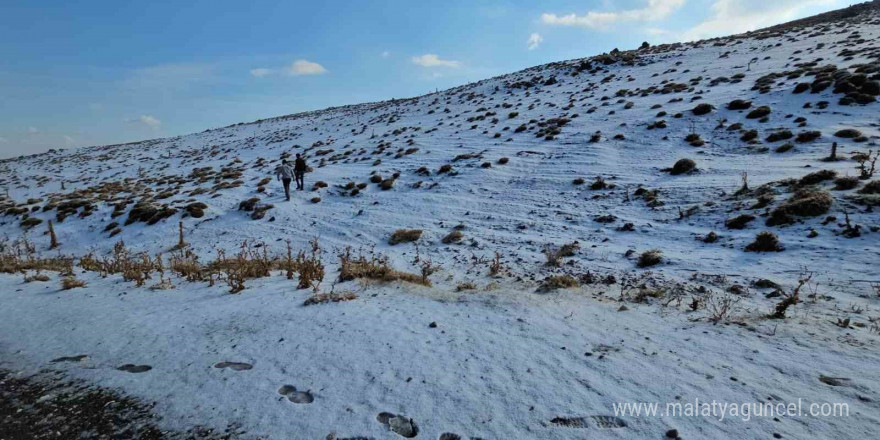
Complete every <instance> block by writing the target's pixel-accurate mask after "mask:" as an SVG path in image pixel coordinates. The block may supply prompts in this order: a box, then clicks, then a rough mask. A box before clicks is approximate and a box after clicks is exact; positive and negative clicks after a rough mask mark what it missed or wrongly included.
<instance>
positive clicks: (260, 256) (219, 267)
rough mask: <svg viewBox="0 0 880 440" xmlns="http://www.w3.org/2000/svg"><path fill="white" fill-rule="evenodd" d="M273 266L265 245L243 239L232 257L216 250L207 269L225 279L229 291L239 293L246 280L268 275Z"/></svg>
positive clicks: (243, 287)
mask: <svg viewBox="0 0 880 440" xmlns="http://www.w3.org/2000/svg"><path fill="white" fill-rule="evenodd" d="M273 267H275V263H274V260H273V259H272V258H271V257H269V252H268V250H267V249H266V246H264V245H262V244H260V245H252V244H250V243H249V242H247V241H245V242H243V243H242V245H241V248H240V249H239V253H238V254H237V255H235V256H233V257H232V258H229V257H227V256H226V252H225V251H223V250H218V251H217V259H216V260H214V261H212V262H211V263H210V264H209V265H208V270H209V271H210V273H216V274H218V275H219V276H220V278H221V279H223V280H224V281H226V284H227V285H229V293H239V292H241V291H242V290H244V289H245V285H244V283H245V281H246V280H249V279H256V278H262V277H268V276H269V275H270V274H271V271H272V268H273Z"/></svg>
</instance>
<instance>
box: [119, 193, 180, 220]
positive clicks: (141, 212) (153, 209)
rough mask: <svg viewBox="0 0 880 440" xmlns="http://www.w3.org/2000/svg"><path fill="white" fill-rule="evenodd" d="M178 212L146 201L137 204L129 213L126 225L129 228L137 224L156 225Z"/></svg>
mask: <svg viewBox="0 0 880 440" xmlns="http://www.w3.org/2000/svg"><path fill="white" fill-rule="evenodd" d="M176 213H177V210H176V209H174V208H171V207H168V206H166V205H159V204H157V203H155V202H153V201H152V200H149V199H144V200H141V201H139V202H137V203H136V204H135V205H134V206H133V207H132V208H131V211H129V212H128V218H127V219H126V220H125V225H126V226H128V225H130V224H132V223H135V222H144V223H146V224H148V225H154V224H156V223H158V222H159V221H161V220H164V219H166V218H168V217H171V216H172V215H174V214H176Z"/></svg>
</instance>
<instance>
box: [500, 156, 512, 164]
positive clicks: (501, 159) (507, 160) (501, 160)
mask: <svg viewBox="0 0 880 440" xmlns="http://www.w3.org/2000/svg"><path fill="white" fill-rule="evenodd" d="M507 162H510V159H509V158H507V157H502V158H500V159H498V165H507Z"/></svg>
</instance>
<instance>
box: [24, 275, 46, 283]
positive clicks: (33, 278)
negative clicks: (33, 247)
mask: <svg viewBox="0 0 880 440" xmlns="http://www.w3.org/2000/svg"><path fill="white" fill-rule="evenodd" d="M34 281H39V282H43V283H45V282H46V281H49V275H46V274H44V273H39V272H38V273H35V274H33V275H31V276H25V277H24V282H25V283H32V282H34Z"/></svg>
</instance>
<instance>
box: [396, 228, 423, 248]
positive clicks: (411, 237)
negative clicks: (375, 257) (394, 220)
mask: <svg viewBox="0 0 880 440" xmlns="http://www.w3.org/2000/svg"><path fill="white" fill-rule="evenodd" d="M421 236H422V230H421V229H398V230H396V231H394V232H393V233H392V234H391V238H389V239H388V244H390V245H392V246H393V245H396V244H399V243H410V242H414V241H417V240H418V239H419V238H420V237H421Z"/></svg>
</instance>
